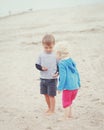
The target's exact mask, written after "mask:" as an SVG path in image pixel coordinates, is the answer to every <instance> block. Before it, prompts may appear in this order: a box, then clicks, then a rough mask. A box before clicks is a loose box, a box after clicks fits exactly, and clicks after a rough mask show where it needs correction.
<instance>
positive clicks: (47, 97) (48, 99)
mask: <svg viewBox="0 0 104 130" xmlns="http://www.w3.org/2000/svg"><path fill="white" fill-rule="evenodd" d="M44 96H45V100H46V103H47V105H48V110H47V111H46V113H47V112H49V111H50V98H49V96H48V95H44Z"/></svg>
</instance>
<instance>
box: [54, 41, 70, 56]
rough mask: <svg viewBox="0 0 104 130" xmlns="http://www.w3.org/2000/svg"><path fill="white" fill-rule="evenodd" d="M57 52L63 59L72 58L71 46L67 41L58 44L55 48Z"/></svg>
mask: <svg viewBox="0 0 104 130" xmlns="http://www.w3.org/2000/svg"><path fill="white" fill-rule="evenodd" d="M55 51H56V53H58V54H59V55H60V58H61V59H64V58H67V57H70V54H69V44H68V42H67V41H62V42H58V43H57V44H56V46H55Z"/></svg>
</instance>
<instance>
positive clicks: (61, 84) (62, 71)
mask: <svg viewBox="0 0 104 130" xmlns="http://www.w3.org/2000/svg"><path fill="white" fill-rule="evenodd" d="M59 75H60V79H59V85H58V88H57V89H58V90H59V91H62V90H63V88H64V85H65V80H66V71H65V68H64V66H63V65H62V64H59Z"/></svg>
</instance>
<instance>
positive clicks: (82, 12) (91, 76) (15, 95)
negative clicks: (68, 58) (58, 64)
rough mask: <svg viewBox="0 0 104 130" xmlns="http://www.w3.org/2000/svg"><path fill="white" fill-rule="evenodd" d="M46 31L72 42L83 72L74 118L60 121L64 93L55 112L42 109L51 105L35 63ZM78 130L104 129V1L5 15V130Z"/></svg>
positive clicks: (0, 75) (1, 28) (0, 69)
mask: <svg viewBox="0 0 104 130" xmlns="http://www.w3.org/2000/svg"><path fill="white" fill-rule="evenodd" d="M45 33H53V34H54V36H55V37H56V41H61V40H66V41H68V42H69V44H70V52H71V54H72V57H73V59H74V60H75V61H76V62H77V66H78V69H79V72H80V75H81V84H82V88H81V89H80V91H79V94H78V97H77V99H76V101H75V103H74V104H73V108H74V116H75V118H74V119H71V120H69V121H63V122H59V121H58V118H60V117H61V116H62V114H63V109H62V107H61V95H57V97H56V100H57V104H56V114H55V115H53V116H50V117H46V116H44V114H43V111H44V110H45V109H46V104H45V102H44V98H43V96H41V95H40V94H39V72H38V71H37V70H36V69H35V68H34V63H35V61H36V57H37V56H38V54H39V53H40V51H41V44H40V43H41V39H42V37H43V35H44V34H45ZM76 129H77V130H103V129H104V4H96V5H89V6H84V7H81V6H78V7H76V8H66V9H55V10H48V11H35V12H31V13H25V14H21V15H15V16H10V17H5V18H1V19H0V130H76Z"/></svg>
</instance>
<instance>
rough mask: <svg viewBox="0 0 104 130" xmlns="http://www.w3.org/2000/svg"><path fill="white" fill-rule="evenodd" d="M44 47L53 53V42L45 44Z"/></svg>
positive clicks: (46, 50)
mask: <svg viewBox="0 0 104 130" xmlns="http://www.w3.org/2000/svg"><path fill="white" fill-rule="evenodd" d="M43 47H44V50H45V52H47V53H51V52H52V51H53V48H54V44H53V43H51V44H50V45H47V44H43Z"/></svg>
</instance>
